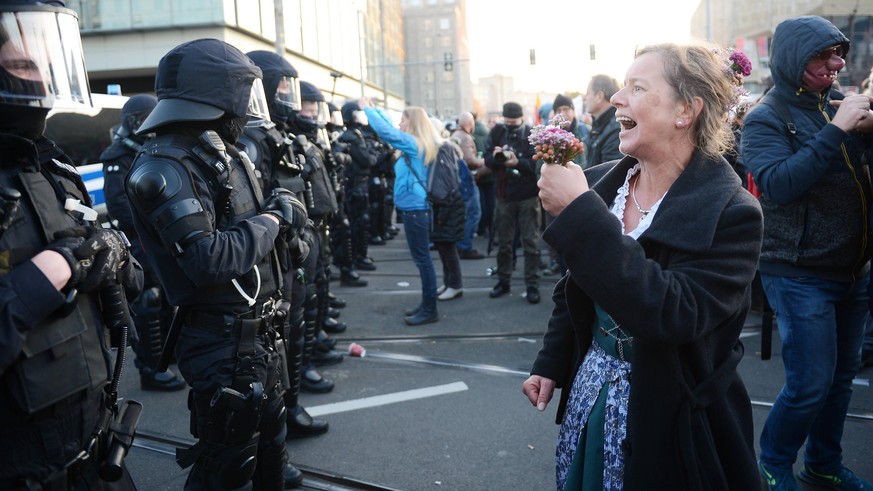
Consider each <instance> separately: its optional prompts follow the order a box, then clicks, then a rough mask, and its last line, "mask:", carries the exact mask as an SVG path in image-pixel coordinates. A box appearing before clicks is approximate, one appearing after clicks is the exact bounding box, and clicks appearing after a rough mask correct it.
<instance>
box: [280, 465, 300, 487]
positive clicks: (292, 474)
mask: <svg viewBox="0 0 873 491" xmlns="http://www.w3.org/2000/svg"><path fill="white" fill-rule="evenodd" d="M284 479H285V489H294V488H299V487H300V485H301V484H303V473H302V472H300V469H298V468H296V467H294V465H293V464H291V462H285V473H284Z"/></svg>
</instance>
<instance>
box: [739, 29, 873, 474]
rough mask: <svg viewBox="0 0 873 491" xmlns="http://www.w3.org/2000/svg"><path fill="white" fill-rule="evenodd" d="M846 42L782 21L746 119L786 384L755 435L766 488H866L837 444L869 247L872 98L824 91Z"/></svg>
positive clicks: (747, 152) (856, 353)
mask: <svg viewBox="0 0 873 491" xmlns="http://www.w3.org/2000/svg"><path fill="white" fill-rule="evenodd" d="M848 51H849V39H848V38H846V36H844V35H843V33H841V32H840V31H839V29H837V27H836V26H834V25H833V24H831V23H830V22H828V21H827V20H825V19H823V18H821V17H816V16H806V17H798V18H793V19H788V20H785V21H783V22H782V23H780V24H779V25H778V26H777V27H776V30H775V32H774V35H773V42H772V45H771V49H770V65H771V70H772V74H773V81H774V87H773V89H772V90H771V91H770V92H769V93H768V94H767V95H766V96H765V97H764V99H763V100H762V101H761V103H759V104H758V105H757V106H756V107H755V108H754V109H753V110H752V111H751V112H750V113H749V114H748V115H747V116H746V119H745V123H744V125H743V135H742V143H741V153H742V158H743V160H744V161H745V163H746V166H747V167H748V168H749V171H750V172H751V173H752V177H753V178H754V180H755V183H756V184H757V185H758V187H759V188H760V190H761V192H762V196H761V208H762V210H763V212H764V223H765V227H764V243H763V249H762V253H761V260H760V264H759V269H760V272H761V281H762V284H763V286H764V291H765V292H766V294H767V298H768V300H769V302H770V305H771V306H772V307H773V311H774V312H775V314H776V316H777V318H778V326H779V335H780V336H781V337H782V361H783V364H784V365H785V385H784V386H783V387H782V390H781V391H780V393H779V395H778V397H777V398H776V402H775V403H774V405H773V409H772V410H771V411H770V414H769V416H768V417H767V421H766V423H765V424H764V428H763V431H762V433H761V440H760V445H761V453H760V461H759V469H760V472H761V475H762V477H764V479H765V481H766V482H767V485H768V487H769V489H780V490H783V489H797V483H796V481H795V477H794V475H793V472H792V469H793V467H792V466H793V464H794V461H795V459H796V457H797V452H798V450H799V449H800V447H801V446H802V445H803V444H804V441H806V442H807V443H806V449H805V451H804V454H803V460H804V465H803V467H802V469H801V470H800V473H799V474H798V476H797V478H798V479H800V480H801V481H803V482H806V483H810V484H816V485H820V486H824V487H827V488H828V489H853V490H873V485H871V484H870V483H869V482H867V481H864V480H863V479H861V478H859V477H858V476H856V475H855V474H854V473H853V472H852V471H850V470H849V469H847V468H846V467H845V466H844V465H843V461H842V448H841V446H840V440H841V439H842V435H843V424H844V421H845V419H846V412H847V410H848V406H849V401H850V399H851V397H852V379H853V378H854V377H855V374H856V373H857V372H858V368H859V365H860V361H861V349H860V347H861V338H862V333H863V328H864V317H865V313H866V312H867V283H868V270H869V258H870V253H871V248H870V230H869V223H870V222H869V219H868V211H869V210H868V209H869V204H868V203H870V199H871V187H870V171H869V168H868V166H866V165H863V164H862V163H861V156H862V154H863V153H864V152H865V151H866V150H867V149H869V148H870V147H871V135H870V131H871V129H873V112H871V111H870V98H868V97H867V96H863V95H851V96H846V97H845V98H844V97H843V95H842V94H840V93H839V92H837V91H836V90H833V89H832V85H833V83H834V81H835V80H836V78H837V73H838V72H839V71H840V70H842V68H843V67H844V66H845V65H846V62H845V59H844V58H845V57H846V55H847V53H848Z"/></svg>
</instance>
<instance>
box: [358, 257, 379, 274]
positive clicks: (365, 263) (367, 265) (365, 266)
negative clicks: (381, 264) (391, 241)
mask: <svg viewBox="0 0 873 491" xmlns="http://www.w3.org/2000/svg"><path fill="white" fill-rule="evenodd" d="M355 267H356V268H357V269H360V270H361V271H376V263H374V262H373V260H372V259H371V258H369V257H367V256H358V257H356V258H355Z"/></svg>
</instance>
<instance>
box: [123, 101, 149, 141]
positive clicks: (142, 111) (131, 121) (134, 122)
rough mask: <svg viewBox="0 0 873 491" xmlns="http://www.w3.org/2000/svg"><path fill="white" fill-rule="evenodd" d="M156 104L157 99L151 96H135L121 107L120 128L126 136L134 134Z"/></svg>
mask: <svg viewBox="0 0 873 491" xmlns="http://www.w3.org/2000/svg"><path fill="white" fill-rule="evenodd" d="M157 104H158V98H157V97H155V96H153V95H151V94H137V95H135V96H133V97H131V98H130V99H128V100H127V102H125V103H124V106H122V107H121V128H122V129H123V130H124V131H126V132H127V134H133V133H136V130H138V129H139V127H140V125H142V122H143V121H145V119H146V118H147V117H148V115H149V114H150V113H151V112H152V110H153V109H154V108H155V106H156V105H157Z"/></svg>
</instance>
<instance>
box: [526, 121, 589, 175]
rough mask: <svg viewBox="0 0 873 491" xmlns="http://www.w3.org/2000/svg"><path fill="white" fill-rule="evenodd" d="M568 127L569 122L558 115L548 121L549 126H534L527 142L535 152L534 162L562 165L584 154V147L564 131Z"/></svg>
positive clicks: (571, 134)
mask: <svg viewBox="0 0 873 491" xmlns="http://www.w3.org/2000/svg"><path fill="white" fill-rule="evenodd" d="M569 125H570V122H569V121H567V120H566V119H564V117H563V116H561V115H560V114H558V115H556V116H555V117H554V118H552V119H550V120H549V124H547V125H542V124H540V125H537V126H534V127H533V129H531V131H530V136H529V137H528V141H529V142H530V144H531V145H533V146H534V148H535V149H536V151H537V153H536V155H534V160H542V161H543V162H545V163H547V164H560V165H564V163H566V162H569V161H571V160H573V159H574V158H576V157H577V156H578V155H579V154H581V153H582V152H584V151H585V146H584V145H583V144H582V142H580V141H579V140H577V139H576V137H575V136H573V133H570V132H569V131H567V130H565V129H564V128H566V127H567V126H569Z"/></svg>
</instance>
